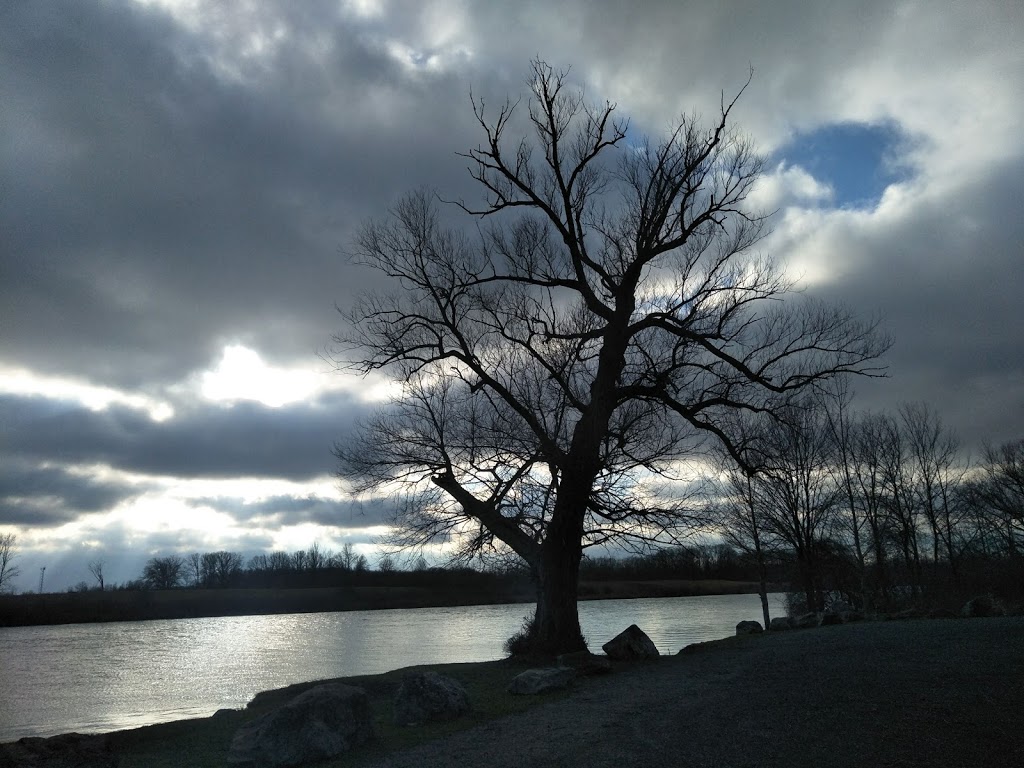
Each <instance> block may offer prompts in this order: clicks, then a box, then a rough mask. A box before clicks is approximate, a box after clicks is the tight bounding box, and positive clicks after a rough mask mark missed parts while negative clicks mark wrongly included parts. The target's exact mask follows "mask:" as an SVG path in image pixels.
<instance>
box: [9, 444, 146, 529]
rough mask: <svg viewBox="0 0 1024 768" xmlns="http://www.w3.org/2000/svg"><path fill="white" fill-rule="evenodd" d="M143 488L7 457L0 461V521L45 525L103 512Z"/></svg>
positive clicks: (35, 525) (46, 526)
mask: <svg viewBox="0 0 1024 768" xmlns="http://www.w3.org/2000/svg"><path fill="white" fill-rule="evenodd" d="M141 492H142V490H141V489H140V488H138V487H136V486H133V485H129V484H126V483H117V482H113V481H109V480H98V479H96V478H92V477H89V476H88V475H82V474H78V473H72V472H68V471H66V470H64V469H62V468H60V467H54V466H42V467H40V466H26V465H24V464H22V463H20V462H18V461H14V460H11V459H10V458H9V457H6V458H5V460H4V462H3V464H2V465H0V525H18V526H20V525H24V526H33V527H38V528H48V527H52V526H56V525H61V524H63V523H66V522H69V521H71V520H74V519H75V518H77V517H79V516H80V515H81V514H83V513H89V512H103V511H106V510H109V509H111V508H113V507H114V506H116V505H117V504H119V503H121V502H122V501H126V500H128V499H131V498H134V497H135V496H137V495H138V494H139V493H141Z"/></svg>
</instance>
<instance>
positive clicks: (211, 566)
mask: <svg viewBox="0 0 1024 768" xmlns="http://www.w3.org/2000/svg"><path fill="white" fill-rule="evenodd" d="M200 563H201V568H202V584H203V586H206V587H228V586H230V585H231V583H232V581H233V580H234V579H235V577H236V576H237V575H238V574H239V573H240V572H241V570H242V556H241V555H240V554H238V553H237V552H226V551H224V550H220V551H218V552H206V553H204V554H203V555H202V558H201V560H200Z"/></svg>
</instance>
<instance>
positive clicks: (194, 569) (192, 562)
mask: <svg viewBox="0 0 1024 768" xmlns="http://www.w3.org/2000/svg"><path fill="white" fill-rule="evenodd" d="M185 572H186V574H187V578H188V583H189V584H191V585H192V586H193V587H201V586H203V556H202V555H200V554H199V553H198V552H193V553H192V554H190V555H189V556H188V557H187V558H185Z"/></svg>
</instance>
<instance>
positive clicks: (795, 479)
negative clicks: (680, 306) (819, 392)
mask: <svg viewBox="0 0 1024 768" xmlns="http://www.w3.org/2000/svg"><path fill="white" fill-rule="evenodd" d="M849 402H850V401H849V398H848V397H847V396H846V394H845V393H843V392H838V393H831V394H829V395H828V396H824V397H822V396H819V397H815V398H814V399H808V400H807V401H805V402H803V403H801V404H800V405H799V406H795V407H793V408H791V409H789V410H788V411H787V412H785V413H783V414H781V416H780V418H779V419H777V420H775V421H774V422H773V423H771V424H770V425H769V426H767V427H765V426H763V424H762V425H760V426H759V427H758V428H757V429H754V428H753V427H750V425H749V424H744V423H743V422H742V421H741V420H737V422H736V423H735V424H733V425H732V428H733V429H734V431H735V433H736V435H737V439H738V440H740V441H742V443H743V445H744V446H745V448H744V453H743V454H742V455H741V458H742V459H743V460H744V461H743V462H742V464H741V463H740V462H738V461H736V459H735V457H731V456H725V455H722V456H720V457H719V461H718V474H717V476H716V477H715V478H714V480H713V482H712V483H711V484H710V488H709V491H708V495H707V498H708V509H709V522H710V523H712V524H714V525H715V526H716V527H717V528H718V529H719V530H720V531H721V532H722V534H723V536H724V538H725V541H726V542H728V544H729V545H730V546H732V547H734V548H735V549H736V550H737V551H738V552H742V553H744V554H745V555H746V556H748V557H750V558H752V559H753V561H754V562H756V563H758V568H759V571H760V574H759V577H760V578H762V579H765V578H766V577H767V575H768V574H767V570H771V569H772V568H776V566H777V564H778V563H779V562H780V561H782V562H785V563H788V564H789V576H790V579H791V581H792V583H793V585H794V589H795V590H797V591H798V592H799V593H800V595H801V597H802V602H803V604H804V606H805V607H806V608H809V609H812V610H822V609H824V608H825V607H826V603H827V602H829V600H830V599H834V598H836V597H839V598H840V599H842V601H843V602H846V603H850V604H852V605H854V606H856V607H859V608H865V609H879V610H881V609H885V608H887V607H891V606H894V605H897V604H900V603H906V602H908V601H918V602H929V601H931V602H936V601H941V600H943V599H948V598H949V597H953V596H962V595H963V594H967V593H971V592H979V591H986V592H994V593H997V594H999V593H1001V596H1002V597H1003V598H1004V599H1007V600H1011V601H1019V600H1020V599H1021V598H1022V597H1024V557H1022V555H1024V549H1022V546H1021V545H1022V543H1024V440H1017V441H1012V442H1008V443H1005V444H1003V445H1000V446H988V447H986V448H985V449H984V451H983V453H982V455H981V457H980V459H979V460H977V461H974V462H971V461H968V460H965V459H964V457H963V455H962V451H961V446H960V443H959V441H958V439H957V437H956V435H955V434H954V433H953V432H952V431H951V430H949V429H948V428H946V427H945V426H944V425H943V423H942V420H941V418H940V417H939V415H938V414H937V412H936V411H935V410H933V409H932V408H930V407H928V406H927V405H924V404H907V405H903V406H902V407H900V408H899V410H898V411H897V412H895V413H854V412H852V411H851V410H850V408H849ZM751 423H752V422H751Z"/></svg>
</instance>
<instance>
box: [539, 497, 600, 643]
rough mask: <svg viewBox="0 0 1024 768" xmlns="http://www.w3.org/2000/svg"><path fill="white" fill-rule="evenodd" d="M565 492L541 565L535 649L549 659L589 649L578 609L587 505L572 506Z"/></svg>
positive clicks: (550, 528) (541, 552) (546, 541)
mask: <svg viewBox="0 0 1024 768" xmlns="http://www.w3.org/2000/svg"><path fill="white" fill-rule="evenodd" d="M562 493H563V497H562V498H561V499H559V503H558V504H557V506H556V507H555V510H554V512H553V514H552V516H551V521H550V523H549V524H548V530H547V535H546V536H545V538H544V543H543V544H541V551H540V559H539V562H538V563H537V586H538V593H537V611H536V613H535V614H534V621H533V631H532V638H531V647H532V649H533V652H534V653H537V654H541V655H545V656H555V655H558V654H560V653H571V652H573V651H582V650H586V647H587V644H586V641H585V640H584V639H583V633H582V632H581V631H580V618H579V612H578V610H577V607H576V597H577V590H578V587H579V576H580V560H582V558H583V544H582V540H583V509H582V506H583V504H582V503H581V504H578V505H574V504H573V503H572V500H573V494H572V493H571V491H570V490H569V489H568V488H567V487H566V486H565V485H563V488H562ZM583 498H585V496H583ZM576 507H579V508H578V509H577V508H576Z"/></svg>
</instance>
